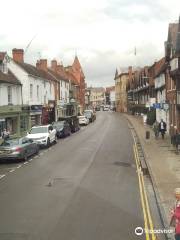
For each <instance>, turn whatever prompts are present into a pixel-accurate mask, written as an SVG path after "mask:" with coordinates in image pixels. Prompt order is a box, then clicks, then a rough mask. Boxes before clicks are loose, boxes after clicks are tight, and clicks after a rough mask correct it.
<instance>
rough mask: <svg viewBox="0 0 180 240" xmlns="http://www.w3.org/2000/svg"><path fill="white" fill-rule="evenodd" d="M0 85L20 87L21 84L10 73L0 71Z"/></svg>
mask: <svg viewBox="0 0 180 240" xmlns="http://www.w3.org/2000/svg"><path fill="white" fill-rule="evenodd" d="M0 83H10V84H15V85H21V82H20V81H19V80H18V79H17V78H16V77H15V76H14V74H13V73H12V72H11V71H8V73H7V74H5V73H3V72H1V71H0Z"/></svg>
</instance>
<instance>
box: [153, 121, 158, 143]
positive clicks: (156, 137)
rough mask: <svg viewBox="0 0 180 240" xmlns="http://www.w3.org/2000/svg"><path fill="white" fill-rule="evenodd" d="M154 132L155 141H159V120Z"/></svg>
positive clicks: (154, 126) (155, 124)
mask: <svg viewBox="0 0 180 240" xmlns="http://www.w3.org/2000/svg"><path fill="white" fill-rule="evenodd" d="M153 131H154V136H155V139H158V137H159V123H158V121H157V120H156V121H155V122H154V124H153Z"/></svg>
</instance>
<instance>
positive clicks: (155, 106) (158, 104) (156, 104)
mask: <svg viewBox="0 0 180 240" xmlns="http://www.w3.org/2000/svg"><path fill="white" fill-rule="evenodd" d="M153 108H155V109H161V104H160V103H154V104H153Z"/></svg>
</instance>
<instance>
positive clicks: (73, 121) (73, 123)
mask: <svg viewBox="0 0 180 240" xmlns="http://www.w3.org/2000/svg"><path fill="white" fill-rule="evenodd" d="M58 120H59V121H66V122H67V123H68V124H69V126H70V128H71V132H72V133H74V132H77V131H79V130H80V126H79V119H78V117H77V116H68V117H61V118H59V119H58Z"/></svg>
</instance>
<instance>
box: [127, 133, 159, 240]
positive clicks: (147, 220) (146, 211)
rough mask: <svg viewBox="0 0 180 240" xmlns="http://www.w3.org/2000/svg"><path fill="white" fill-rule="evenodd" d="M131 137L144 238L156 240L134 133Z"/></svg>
mask: <svg viewBox="0 0 180 240" xmlns="http://www.w3.org/2000/svg"><path fill="white" fill-rule="evenodd" d="M132 135H133V133H132ZM133 139H134V145H133V150H134V156H135V161H136V168H137V174H138V181H139V191H140V197H141V205H142V209H143V217H144V229H145V230H147V231H145V235H146V240H150V239H151V240H157V238H156V236H155V234H154V232H153V230H154V226H153V222H152V217H151V213H150V208H149V202H148V198H147V193H146V188H145V184H144V177H143V172H142V168H141V163H140V160H139V154H138V150H137V144H136V141H135V138H134V135H133ZM149 232H151V233H149Z"/></svg>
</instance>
